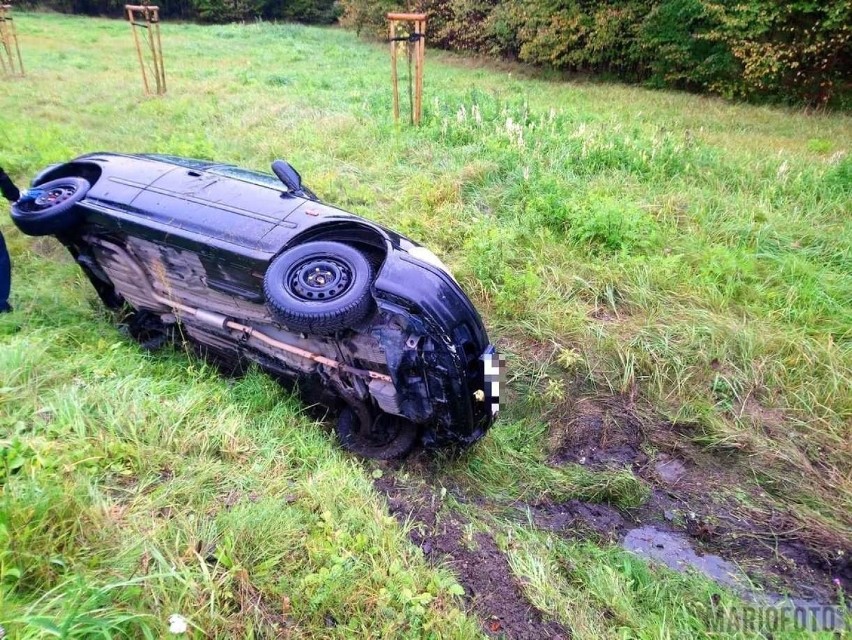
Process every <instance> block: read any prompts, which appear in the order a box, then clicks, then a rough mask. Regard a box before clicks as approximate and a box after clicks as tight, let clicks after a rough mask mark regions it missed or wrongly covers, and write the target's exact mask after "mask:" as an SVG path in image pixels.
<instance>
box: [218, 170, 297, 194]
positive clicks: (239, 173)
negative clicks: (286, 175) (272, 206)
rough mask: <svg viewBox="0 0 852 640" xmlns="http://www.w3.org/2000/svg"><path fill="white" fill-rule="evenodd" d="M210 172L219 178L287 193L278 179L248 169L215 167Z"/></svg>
mask: <svg viewBox="0 0 852 640" xmlns="http://www.w3.org/2000/svg"><path fill="white" fill-rule="evenodd" d="M208 171H209V172H210V173H214V174H216V175H219V176H225V177H226V178H235V179H237V180H242V181H243V182H250V183H251V184H256V185H260V186H261V187H270V188H272V189H277V190H278V191H286V189H285V188H284V185H283V184H281V182H280V181H279V180H278V178H276V177H275V176H272V175H269V174H268V173H260V172H259V171H249V170H248V169H240V168H239V167H232V166H228V165H220V166H218V167H213V168H211V169H209V170H208Z"/></svg>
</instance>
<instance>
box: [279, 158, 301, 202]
mask: <svg viewBox="0 0 852 640" xmlns="http://www.w3.org/2000/svg"><path fill="white" fill-rule="evenodd" d="M272 173H274V174H275V175H276V176H278V179H279V180H280V181H281V182H283V183H284V186H285V187H287V190H288V191H292V192H293V193H295V194H297V195H299V194H301V192H302V176H300V175H299V172H298V171H296V170H295V169H294V168H293V165H291V164H290V163H289V162H285V161H284V160H276V161H275V162H273V163H272Z"/></svg>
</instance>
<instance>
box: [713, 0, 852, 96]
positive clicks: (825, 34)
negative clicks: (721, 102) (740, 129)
mask: <svg viewBox="0 0 852 640" xmlns="http://www.w3.org/2000/svg"><path fill="white" fill-rule="evenodd" d="M707 6H708V10H709V13H710V15H712V17H713V21H714V22H715V23H716V26H715V27H714V28H712V29H710V30H709V31H708V33H707V34H706V35H704V36H703V37H704V38H705V39H706V40H708V41H710V42H714V43H720V44H722V45H724V46H725V47H727V48H728V49H729V50H730V52H731V54H732V55H733V56H734V57H735V58H736V59H737V61H738V62H739V63H740V65H741V75H740V77H739V78H737V80H738V82H736V84H737V85H738V86H737V89H738V90H739V91H738V93H740V94H742V95H745V96H753V95H779V96H784V97H786V98H790V99H793V100H797V101H801V102H806V103H809V104H812V105H824V104H826V103H828V102H829V100H831V98H832V97H833V96H834V94H835V93H836V91H837V90H838V89H840V90H848V88H849V83H850V80H852V3H850V2H849V1H848V0H833V1H832V2H825V3H819V2H813V1H811V0H797V1H794V2H767V1H760V2H757V1H755V0H751V2H748V3H743V4H738V3H735V2H731V1H730V0H728V1H727V2H722V3H718V4H708V5H707Z"/></svg>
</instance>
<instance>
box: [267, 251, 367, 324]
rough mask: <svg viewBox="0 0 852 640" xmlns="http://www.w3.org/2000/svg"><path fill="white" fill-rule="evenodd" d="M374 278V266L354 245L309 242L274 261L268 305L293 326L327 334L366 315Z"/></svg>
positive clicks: (269, 270) (354, 322) (286, 322)
mask: <svg viewBox="0 0 852 640" xmlns="http://www.w3.org/2000/svg"><path fill="white" fill-rule="evenodd" d="M372 280H373V267H372V266H371V265H370V262H369V261H368V260H367V258H366V256H364V254H363V253H361V252H360V251H358V250H357V249H355V248H354V247H350V246H349V245H346V244H341V243H340V242H329V241H317V242H306V243H304V244H301V245H298V246H296V247H293V248H292V249H288V250H287V251H285V252H284V253H282V254H281V255H279V256H278V257H277V258H275V259H274V260H273V261H272V263H271V264H270V265H269V269H267V270H266V274H265V275H264V277H263V292H264V294H265V296H266V303H267V305H268V306H269V309H270V311H272V313H273V315H275V317H276V318H278V320H279V321H280V322H281V323H282V324H284V325H285V326H287V327H288V328H289V329H291V330H294V331H300V332H303V333H319V334H327V333H333V332H335V331H339V330H341V329H346V328H349V327H352V326H353V325H355V324H357V323H358V322H360V321H361V320H363V319H364V318H365V317H366V316H367V313H368V312H369V310H370V306H371V304H372V301H373V298H372V295H371V293H370V285H371V283H372Z"/></svg>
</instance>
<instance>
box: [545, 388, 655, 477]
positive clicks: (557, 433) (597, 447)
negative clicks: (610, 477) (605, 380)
mask: <svg viewBox="0 0 852 640" xmlns="http://www.w3.org/2000/svg"><path fill="white" fill-rule="evenodd" d="M631 405H632V402H631V401H630V400H629V399H628V398H622V397H619V396H613V397H610V398H593V397H581V398H576V399H572V400H568V401H566V402H565V403H562V404H561V405H560V406H558V407H555V408H553V409H552V410H551V415H550V416H549V418H550V420H549V421H550V424H551V431H550V436H549V441H548V445H549V449H550V452H551V453H550V458H549V462H550V464H553V465H557V466H558V465H563V464H567V463H575V464H581V465H584V466H587V467H589V468H591V469H606V468H621V467H628V466H634V467H635V466H641V465H644V464H646V463H647V462H648V456H647V454H646V453H645V452H644V451H643V450H642V448H641V446H642V443H643V442H644V440H645V433H644V430H643V421H642V419H641V417H640V416H639V415H637V413H636V410H635V408H634V407H633V406H631Z"/></svg>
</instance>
